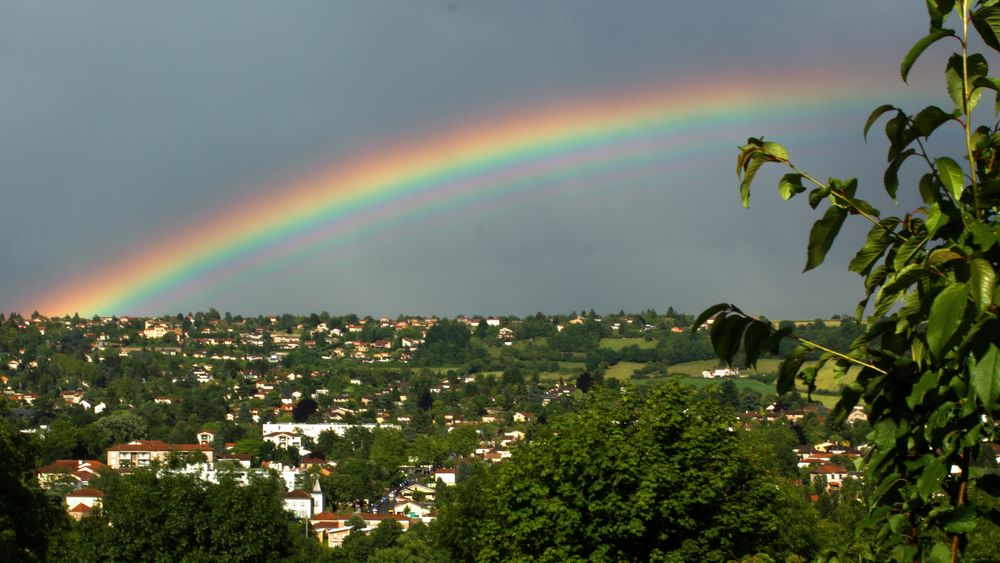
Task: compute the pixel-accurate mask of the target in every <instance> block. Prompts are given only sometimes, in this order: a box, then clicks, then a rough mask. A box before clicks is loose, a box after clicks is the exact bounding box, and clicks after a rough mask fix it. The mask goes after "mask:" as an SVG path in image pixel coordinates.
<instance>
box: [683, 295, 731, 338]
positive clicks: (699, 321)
mask: <svg viewBox="0 0 1000 563" xmlns="http://www.w3.org/2000/svg"><path fill="white" fill-rule="evenodd" d="M729 308H730V305H729V303H716V304H715V305H712V306H711V307H709V308H708V309H705V310H704V311H702V312H701V314H700V315H698V318H696V319H695V320H694V324H692V325H691V331H690V332H691V335H692V336H693V335H694V334H695V333H696V332H698V329H700V328H701V327H702V325H704V324H705V321H707V320H708V319H710V318H711V317H712V316H714V315H716V314H718V313H719V312H721V311H726V310H728V309H729Z"/></svg>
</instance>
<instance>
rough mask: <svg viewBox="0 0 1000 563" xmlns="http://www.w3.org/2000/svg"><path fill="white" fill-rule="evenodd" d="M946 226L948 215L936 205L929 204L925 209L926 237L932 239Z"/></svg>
mask: <svg viewBox="0 0 1000 563" xmlns="http://www.w3.org/2000/svg"><path fill="white" fill-rule="evenodd" d="M947 224H948V214H947V213H944V212H943V211H941V206H940V205H939V204H937V203H934V204H931V206H930V207H928V208H927V223H925V226H926V227H927V236H928V237H929V238H934V235H936V234H937V232H938V231H940V230H941V227H943V226H945V225H947Z"/></svg>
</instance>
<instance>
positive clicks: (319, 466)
mask: <svg viewBox="0 0 1000 563" xmlns="http://www.w3.org/2000/svg"><path fill="white" fill-rule="evenodd" d="M359 426H362V427H364V428H374V427H375V426H376V425H367V424H366V425H359ZM351 427H352V425H349V424H297V423H282V424H272V425H266V427H265V436H264V439H265V440H267V441H271V442H272V443H275V444H276V445H280V446H282V447H294V448H300V450H301V452H302V453H303V454H306V453H308V452H307V451H306V450H305V449H303V448H302V440H303V438H306V437H310V438H313V439H317V438H318V437H319V435H320V433H322V432H327V431H332V432H335V433H337V434H339V435H344V434H345V433H346V432H347V431H348V429H350V428H351ZM523 437H524V434H523V433H518V435H517V436H514V438H516V439H523ZM196 442H197V443H192V444H171V443H166V442H164V441H161V440H133V441H131V442H128V443H123V444H115V445H113V446H111V447H110V448H108V450H107V452H106V456H107V457H106V461H105V462H100V461H97V460H57V461H55V462H53V463H51V464H49V465H45V466H43V467H39V468H38V469H37V470H36V472H37V476H38V482H39V484H40V485H41V486H42V487H44V488H46V489H49V490H53V491H56V492H61V493H62V494H63V495H64V497H65V508H66V511H67V513H68V514H69V515H70V517H72V518H74V519H76V520H79V519H81V518H84V517H86V516H87V515H89V514H90V513H91V511H93V510H94V509H95V508H96V507H97V506H99V505H100V504H101V502H102V500H103V497H104V493H103V492H102V491H100V490H98V489H96V488H94V487H93V484H94V483H93V482H94V480H95V478H96V477H97V476H98V475H99V473H100V472H102V471H117V472H119V473H123V474H128V473H130V472H132V471H134V470H135V469H137V468H144V467H154V466H155V467H158V468H159V469H160V470H161V471H169V472H174V473H180V474H185V475H192V476H194V477H197V478H200V479H202V480H205V481H207V482H211V483H218V482H219V481H220V478H221V477H222V475H226V476H227V478H233V479H235V480H236V481H237V482H239V483H243V484H247V483H249V482H250V479H252V478H253V477H254V476H265V475H267V474H272V475H277V476H278V477H279V478H280V479H281V480H282V481H283V482H284V484H285V488H286V490H287V491H288V492H287V493H286V494H285V496H284V504H285V509H286V510H287V511H289V512H291V513H292V514H293V515H294V516H295V517H297V518H300V519H303V520H308V522H309V529H310V530H311V531H312V533H313V534H315V536H316V538H317V539H318V540H319V541H321V542H322V543H324V544H326V545H329V546H331V547H335V546H339V545H340V544H341V543H342V542H343V540H344V538H345V537H346V536H347V535H348V534H349V533H350V531H351V530H352V529H354V528H355V527H357V526H358V525H359V520H360V521H361V522H363V527H362V531H364V532H369V531H371V530H373V529H374V528H375V527H377V526H378V525H379V524H380V523H381V522H383V521H385V520H394V521H396V522H398V523H399V524H400V526H401V527H402V528H403V529H404V530H406V529H407V528H409V526H410V523H411V522H414V521H421V522H424V523H429V522H430V521H432V520H433V519H434V517H435V512H434V499H435V495H436V493H437V491H438V488H437V487H438V486H453V485H455V484H456V480H457V471H456V470H455V469H449V468H439V469H436V470H430V471H429V472H428V473H427V478H426V479H424V481H425V483H420V482H408V483H406V484H405V485H400V486H399V487H397V488H395V489H393V490H391V491H388V496H387V497H386V499H388V500H390V502H388V503H387V504H386V505H385V506H383V507H382V510H381V511H379V512H377V513H375V512H372V513H366V512H358V513H350V514H340V513H335V512H329V511H326V506H325V501H324V497H323V491H322V489H321V486H320V481H319V479H318V478H317V477H318V476H319V475H329V474H330V470H332V469H333V468H334V467H335V466H336V463H335V462H330V461H327V460H325V459H316V458H311V457H307V456H304V457H302V459H301V461H300V463H299V465H297V466H289V465H283V464H278V463H268V462H263V463H262V466H261V467H251V459H250V456H249V455H245V454H236V453H231V452H229V451H226V452H216V451H215V450H214V449H213V446H212V444H213V443H214V442H215V434H214V433H212V432H210V431H201V432H199V433H198V434H197V435H196ZM233 445H234V444H226V447H227V450H228V449H230V448H231V447H232V446H233ZM490 451H492V450H490ZM502 455H503V457H508V456H509V452H507V451H503V453H502ZM309 483H311V486H310V485H309Z"/></svg>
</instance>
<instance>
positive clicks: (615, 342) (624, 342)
mask: <svg viewBox="0 0 1000 563" xmlns="http://www.w3.org/2000/svg"><path fill="white" fill-rule="evenodd" d="M627 346H638V347H639V348H643V349H648V348H656V341H655V340H646V339H645V338H602V339H601V348H608V349H611V350H615V351H618V350H621V349H622V348H625V347H627Z"/></svg>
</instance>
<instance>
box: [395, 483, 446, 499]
mask: <svg viewBox="0 0 1000 563" xmlns="http://www.w3.org/2000/svg"><path fill="white" fill-rule="evenodd" d="M436 492H437V491H435V490H434V488H433V487H428V486H427V485H421V484H419V483H414V484H412V485H408V486H406V487H404V488H403V489H402V490H400V491H399V494H398V495H397V498H399V499H401V500H404V499H405V500H410V499H412V500H417V499H420V500H428V501H433V500H434V495H435V493H436Z"/></svg>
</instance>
